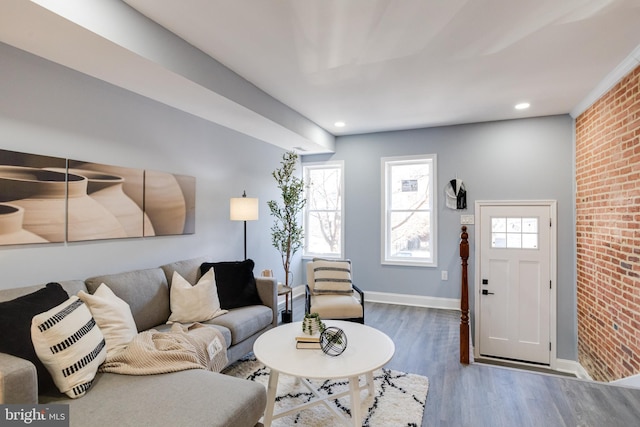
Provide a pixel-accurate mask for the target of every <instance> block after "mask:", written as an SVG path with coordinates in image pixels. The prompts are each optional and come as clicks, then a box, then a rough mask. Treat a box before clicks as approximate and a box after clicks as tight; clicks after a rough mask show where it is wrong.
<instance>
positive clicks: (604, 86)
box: [570, 45, 640, 119]
mask: <svg viewBox="0 0 640 427" xmlns="http://www.w3.org/2000/svg"><path fill="white" fill-rule="evenodd" d="M638 65H640V45H638V46H637V47H636V48H635V49H634V50H633V51H631V53H630V54H629V56H627V57H626V58H625V59H624V60H623V61H622V62H621V63H620V64H618V66H617V67H616V68H614V69H613V70H612V71H611V72H610V73H609V74H607V75H606V77H605V78H604V79H602V81H601V82H600V83H598V85H597V86H596V87H595V88H593V90H592V91H591V92H589V94H588V95H587V97H586V98H584V99H583V100H582V101H581V102H580V103H579V104H578V105H576V106H575V107H574V108H573V110H571V113H570V114H571V117H573V118H574V119H575V118H577V117H578V116H579V115H580V114H582V113H584V112H585V111H586V110H587V108H589V107H591V106H592V105H593V103H594V102H596V101H597V100H598V99H600V98H601V97H602V95H604V94H605V93H607V92H608V91H609V89H611V88H612V87H613V86H615V84H616V83H618V82H619V81H620V80H622V78H623V77H624V76H626V75H627V74H629V72H631V71H632V70H633V69H635V68H636V67H637V66H638Z"/></svg>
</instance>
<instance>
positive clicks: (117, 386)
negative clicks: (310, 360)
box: [40, 369, 267, 427]
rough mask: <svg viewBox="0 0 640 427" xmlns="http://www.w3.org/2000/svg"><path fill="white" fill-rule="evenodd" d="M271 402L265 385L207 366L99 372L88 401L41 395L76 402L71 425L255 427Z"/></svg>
mask: <svg viewBox="0 0 640 427" xmlns="http://www.w3.org/2000/svg"><path fill="white" fill-rule="evenodd" d="M266 401H267V397H266V390H265V387H264V386H263V385H261V384H259V383H256V382H253V381H247V380H243V379H240V378H234V377H231V376H229V375H223V374H218V373H214V372H208V371H205V370H203V369H191V370H188V371H180V372H173V373H169V374H162V375H139V376H134V375H119V374H109V373H99V374H98V375H97V376H96V379H95V381H94V384H93V387H92V388H91V391H90V392H89V393H87V394H86V395H85V396H84V397H82V399H76V400H73V401H71V400H70V399H60V396H40V403H41V404H49V403H59V404H65V403H72V406H71V423H72V424H71V425H74V426H98V425H110V426H118V427H139V426H141V425H146V426H154V427H164V426H167V427H168V426H171V427H173V426H209V427H247V426H254V425H256V423H257V422H258V420H259V419H260V417H262V414H263V413H264V409H265V406H266Z"/></svg>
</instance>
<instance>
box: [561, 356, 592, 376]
mask: <svg viewBox="0 0 640 427" xmlns="http://www.w3.org/2000/svg"><path fill="white" fill-rule="evenodd" d="M556 371H559V372H566V373H568V374H573V375H575V376H576V377H577V378H580V379H582V380H589V381H593V379H592V378H591V375H589V373H588V372H587V370H586V369H584V368H583V367H582V365H581V364H580V363H579V362H576V361H575V360H569V359H556Z"/></svg>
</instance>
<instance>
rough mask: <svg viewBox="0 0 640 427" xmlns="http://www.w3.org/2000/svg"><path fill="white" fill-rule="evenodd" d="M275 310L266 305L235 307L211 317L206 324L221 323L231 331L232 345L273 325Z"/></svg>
mask: <svg viewBox="0 0 640 427" xmlns="http://www.w3.org/2000/svg"><path fill="white" fill-rule="evenodd" d="M272 318H273V312H272V311H271V309H270V308H269V307H267V306H264V305H252V306H247V307H239V308H234V309H233V310H229V312H228V313H227V314H225V315H224V316H220V317H216V318H215V319H211V320H209V321H207V322H205V324H213V325H221V326H224V327H225V328H227V329H229V331H231V345H236V344H237V343H239V342H242V341H244V340H246V339H247V338H249V337H250V336H251V335H253V334H255V333H256V332H259V331H261V330H262V329H264V328H266V327H267V326H270V325H271V321H272Z"/></svg>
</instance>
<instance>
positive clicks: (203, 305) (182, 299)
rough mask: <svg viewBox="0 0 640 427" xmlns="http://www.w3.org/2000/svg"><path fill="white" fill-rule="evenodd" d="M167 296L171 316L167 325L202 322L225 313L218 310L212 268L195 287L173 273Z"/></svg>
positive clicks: (218, 303)
mask: <svg viewBox="0 0 640 427" xmlns="http://www.w3.org/2000/svg"><path fill="white" fill-rule="evenodd" d="M169 295H170V299H171V316H169V320H168V321H167V323H173V322H178V323H193V322H204V321H206V320H210V319H213V318H214V317H217V316H220V315H222V314H225V313H226V312H227V311H226V310H221V309H220V300H219V299H218V290H217V288H216V281H215V279H214V275H213V268H210V269H209V271H208V272H206V273H205V274H204V275H203V276H202V277H201V278H200V280H198V283H196V284H195V285H191V284H190V283H189V282H187V281H186V280H185V279H183V278H182V276H181V275H180V274H179V273H178V272H177V271H174V272H173V278H172V279H171V289H170V291H169Z"/></svg>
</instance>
